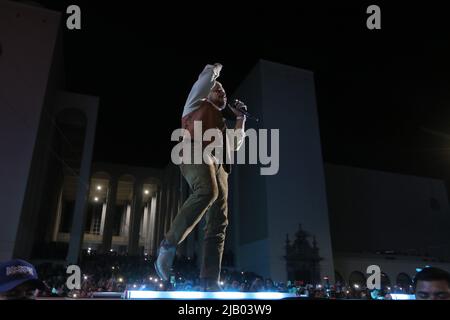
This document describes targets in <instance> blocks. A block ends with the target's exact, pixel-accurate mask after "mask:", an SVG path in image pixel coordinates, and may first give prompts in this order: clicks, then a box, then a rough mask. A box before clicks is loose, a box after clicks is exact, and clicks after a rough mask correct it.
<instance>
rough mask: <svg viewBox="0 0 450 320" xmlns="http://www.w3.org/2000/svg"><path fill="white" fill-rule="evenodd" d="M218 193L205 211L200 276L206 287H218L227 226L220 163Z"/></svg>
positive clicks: (225, 181)
mask: <svg viewBox="0 0 450 320" xmlns="http://www.w3.org/2000/svg"><path fill="white" fill-rule="evenodd" d="M217 185H218V189H219V195H218V197H217V200H216V201H215V202H214V203H213V204H212V206H211V207H210V208H209V210H208V212H207V213H206V216H205V217H206V225H205V238H204V243H203V261H202V265H201V271H200V278H202V279H203V281H205V282H206V287H207V289H210V290H214V289H219V286H218V281H219V277H220V270H221V264H222V255H223V249H224V244H225V232H226V228H227V226H228V173H226V172H225V170H224V169H223V166H222V165H221V166H220V167H219V169H218V170H217Z"/></svg>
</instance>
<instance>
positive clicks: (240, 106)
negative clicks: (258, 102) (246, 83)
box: [228, 99, 259, 122]
mask: <svg viewBox="0 0 450 320" xmlns="http://www.w3.org/2000/svg"><path fill="white" fill-rule="evenodd" d="M228 108H230V109H231V111H233V113H234V114H235V115H236V118H237V119H239V117H242V116H244V117H246V118H248V119H252V120H255V121H256V122H258V121H259V119H258V118H256V117H254V116H252V115H251V114H250V113H248V112H247V106H246V105H245V103H243V102H242V101H240V100H237V99H236V100H234V101H233V105H230V104H228Z"/></svg>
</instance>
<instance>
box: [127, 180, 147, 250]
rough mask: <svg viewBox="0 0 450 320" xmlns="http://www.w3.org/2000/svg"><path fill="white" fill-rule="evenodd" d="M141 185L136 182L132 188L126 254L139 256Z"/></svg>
mask: <svg viewBox="0 0 450 320" xmlns="http://www.w3.org/2000/svg"><path fill="white" fill-rule="evenodd" d="M142 192H143V184H142V182H140V181H136V182H135V184H134V187H133V194H134V195H133V203H132V205H131V219H130V233H129V237H128V254H129V255H137V254H139V230H140V224H141V215H142Z"/></svg>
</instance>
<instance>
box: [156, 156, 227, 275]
mask: <svg viewBox="0 0 450 320" xmlns="http://www.w3.org/2000/svg"><path fill="white" fill-rule="evenodd" d="M180 169H181V173H182V174H183V176H184V178H185V179H186V181H187V182H188V184H189V186H190V188H191V189H192V194H191V195H190V196H189V198H188V199H187V200H186V201H185V202H184V204H183V206H182V207H181V209H180V211H179V212H178V214H177V216H176V217H175V219H174V220H173V222H172V224H171V227H170V230H169V231H168V232H167V233H166V235H165V239H164V240H163V242H162V243H161V246H160V250H159V254H158V259H157V261H156V264H155V269H156V272H157V273H158V275H159V276H160V277H161V278H162V279H164V280H168V278H169V274H170V268H171V267H172V263H173V259H174V257H175V252H176V246H177V245H178V244H179V243H181V242H182V241H183V240H184V239H185V238H186V237H187V236H188V234H189V233H190V232H191V231H192V229H193V228H194V227H195V226H196V225H197V223H198V222H199V221H200V220H201V218H202V217H203V215H204V213H205V212H206V211H207V210H208V208H209V207H210V206H211V204H212V203H213V202H214V201H215V200H216V199H217V196H218V194H219V191H218V186H217V181H216V168H215V166H214V164H204V163H203V164H181V165H180Z"/></svg>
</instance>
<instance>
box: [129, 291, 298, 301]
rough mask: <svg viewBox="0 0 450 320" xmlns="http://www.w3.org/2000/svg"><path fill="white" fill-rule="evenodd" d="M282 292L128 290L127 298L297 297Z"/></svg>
mask: <svg viewBox="0 0 450 320" xmlns="http://www.w3.org/2000/svg"><path fill="white" fill-rule="evenodd" d="M295 296H296V295H295V294H288V293H281V292H199V291H137V290H136V291H135V290H130V291H128V292H127V296H126V298H127V299H185V300H186V299H187V300H193V299H220V300H240V299H245V300H279V299H283V298H292V297H295Z"/></svg>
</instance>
